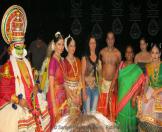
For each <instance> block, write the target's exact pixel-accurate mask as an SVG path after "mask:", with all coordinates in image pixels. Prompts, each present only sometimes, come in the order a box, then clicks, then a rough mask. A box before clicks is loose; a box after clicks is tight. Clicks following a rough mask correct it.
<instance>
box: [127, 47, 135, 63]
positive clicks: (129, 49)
mask: <svg viewBox="0 0 162 132" xmlns="http://www.w3.org/2000/svg"><path fill="white" fill-rule="evenodd" d="M133 57H134V53H133V49H132V47H127V49H126V51H125V58H126V61H133Z"/></svg>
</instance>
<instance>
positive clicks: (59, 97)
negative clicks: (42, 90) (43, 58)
mask: <svg viewBox="0 0 162 132" xmlns="http://www.w3.org/2000/svg"><path fill="white" fill-rule="evenodd" d="M49 76H53V77H54V86H53V88H54V93H52V92H51V90H50V89H49V91H48V93H47V101H48V108H49V113H50V116H51V130H52V128H53V127H54V126H55V123H56V122H57V121H58V120H59V119H60V118H61V117H62V116H63V115H65V114H66V111H67V110H66V106H64V103H65V101H66V92H65V89H64V65H63V61H62V60H60V61H59V60H57V59H56V58H55V57H53V58H51V60H50V63H49ZM49 83H50V82H49ZM52 94H54V98H52ZM53 101H55V103H56V104H55V105H56V107H57V108H56V109H57V110H59V112H58V113H57V114H54V110H53V107H54V106H53ZM61 107H62V108H61Z"/></svg>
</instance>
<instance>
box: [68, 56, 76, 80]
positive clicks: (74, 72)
mask: <svg viewBox="0 0 162 132" xmlns="http://www.w3.org/2000/svg"><path fill="white" fill-rule="evenodd" d="M67 60H68V62H69V63H70V65H71V68H72V70H73V74H74V77H75V78H76V77H77V76H78V64H77V61H76V59H75V58H74V62H75V67H76V71H75V68H74V66H73V63H72V62H71V61H70V60H69V59H68V57H67Z"/></svg>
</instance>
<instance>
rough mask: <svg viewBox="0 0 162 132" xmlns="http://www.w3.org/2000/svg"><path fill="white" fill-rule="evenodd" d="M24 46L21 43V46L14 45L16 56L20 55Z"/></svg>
mask: <svg viewBox="0 0 162 132" xmlns="http://www.w3.org/2000/svg"><path fill="white" fill-rule="evenodd" d="M24 48H25V46H24V45H22V46H16V47H15V51H16V54H17V55H18V56H22V55H23V51H24Z"/></svg>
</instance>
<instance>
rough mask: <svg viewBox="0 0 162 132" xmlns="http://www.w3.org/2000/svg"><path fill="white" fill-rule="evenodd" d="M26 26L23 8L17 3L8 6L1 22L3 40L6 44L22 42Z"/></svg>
mask: <svg viewBox="0 0 162 132" xmlns="http://www.w3.org/2000/svg"><path fill="white" fill-rule="evenodd" d="M26 26H27V18H26V14H25V11H24V9H23V8H22V7H21V6H18V5H13V6H11V7H9V8H8V9H7V11H6V12H5V14H4V16H3V19H2V24H1V32H2V36H3V39H4V41H5V42H6V43H7V44H11V43H21V42H24V36H25V32H26Z"/></svg>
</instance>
